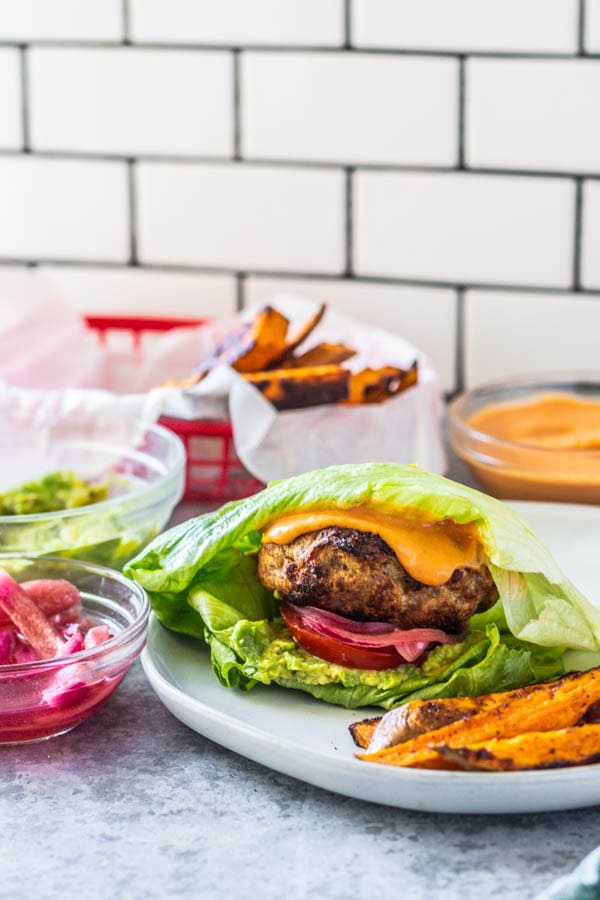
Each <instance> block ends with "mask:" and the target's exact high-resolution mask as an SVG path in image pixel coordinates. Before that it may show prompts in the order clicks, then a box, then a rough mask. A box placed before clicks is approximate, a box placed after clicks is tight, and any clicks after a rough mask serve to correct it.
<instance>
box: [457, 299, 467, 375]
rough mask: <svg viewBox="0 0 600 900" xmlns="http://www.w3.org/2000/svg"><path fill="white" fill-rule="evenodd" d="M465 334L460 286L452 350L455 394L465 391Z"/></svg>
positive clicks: (463, 302) (463, 307)
mask: <svg viewBox="0 0 600 900" xmlns="http://www.w3.org/2000/svg"><path fill="white" fill-rule="evenodd" d="M465 332H466V330H465V290H464V287H462V286H461V287H459V288H458V290H457V292H456V343H455V348H454V372H455V377H456V383H455V386H454V389H455V391H456V393H460V392H461V391H464V389H465V343H466V342H465Z"/></svg>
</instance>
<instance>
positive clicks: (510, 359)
mask: <svg viewBox="0 0 600 900" xmlns="http://www.w3.org/2000/svg"><path fill="white" fill-rule="evenodd" d="M598 334H600V296H598V297H592V298H585V299H584V298H581V297H578V296H577V295H576V294H559V295H556V294H523V293H508V292H497V291H487V292H483V291H469V292H468V293H467V297H466V309H465V374H466V381H467V384H468V385H469V386H471V387H472V386H474V385H477V384H481V383H483V382H485V381H490V380H492V379H496V378H505V377H507V376H510V375H522V374H529V373H536V372H560V371H567V370H569V369H579V370H581V369H586V368H588V369H593V370H596V371H597V369H598Z"/></svg>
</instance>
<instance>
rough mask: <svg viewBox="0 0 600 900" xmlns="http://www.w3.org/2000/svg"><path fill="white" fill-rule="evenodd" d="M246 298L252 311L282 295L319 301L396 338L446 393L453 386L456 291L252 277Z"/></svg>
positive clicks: (247, 286)
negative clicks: (426, 362)
mask: <svg viewBox="0 0 600 900" xmlns="http://www.w3.org/2000/svg"><path fill="white" fill-rule="evenodd" d="M245 293H246V302H247V304H249V305H250V304H259V303H269V302H271V301H272V300H273V298H274V297H276V296H277V295H278V294H294V295H297V296H301V297H307V298H309V299H313V300H320V301H323V302H325V303H327V304H328V306H330V307H331V308H332V309H339V310H340V312H343V313H346V314H347V315H350V316H353V317H354V318H355V319H357V320H358V321H360V322H365V323H367V324H369V325H376V326H378V327H380V328H385V329H388V330H390V331H394V332H397V333H398V334H401V335H402V336H403V337H405V338H406V339H407V340H409V341H411V342H412V343H413V344H414V345H415V346H416V347H418V348H419V349H420V350H422V351H423V353H425V354H426V355H427V356H428V357H429V359H430V360H431V362H432V363H433V365H434V366H435V367H436V370H437V372H438V374H439V377H440V381H441V384H442V387H443V388H444V389H445V390H452V389H453V388H454V386H455V383H454V362H455V352H456V294H455V292H454V291H451V290H445V289H443V288H415V287H401V286H398V285H388V284H385V285H383V284H369V283H365V282H360V281H323V280H316V279H310V280H308V279H304V280H303V279H282V278H277V279H273V278H260V277H252V278H248V280H247V282H246V290H245ZM391 363H394V361H393V360H391Z"/></svg>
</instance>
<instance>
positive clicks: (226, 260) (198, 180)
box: [137, 163, 344, 273]
mask: <svg viewBox="0 0 600 900" xmlns="http://www.w3.org/2000/svg"><path fill="white" fill-rule="evenodd" d="M137 183H138V227H139V231H138V238H139V254H140V259H141V260H142V261H143V262H167V263H183V264H192V265H193V264H196V265H203V266H216V267H220V266H225V267H239V268H241V269H246V268H248V269H255V268H256V269H261V268H265V269H283V270H287V271H298V272H310V271H316V272H324V273H329V272H332V273H341V271H342V268H343V265H344V243H343V237H344V225H343V186H344V180H343V175H342V173H341V172H337V171H330V170H319V169H297V168H293V167H284V168H269V167H263V166H250V165H236V164H230V165H192V164H182V165H169V164H164V163H141V164H140V165H139V167H138V180H137Z"/></svg>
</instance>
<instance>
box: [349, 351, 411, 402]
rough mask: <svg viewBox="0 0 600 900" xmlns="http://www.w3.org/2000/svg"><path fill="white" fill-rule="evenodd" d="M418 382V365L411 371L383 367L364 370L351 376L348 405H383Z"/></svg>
mask: <svg viewBox="0 0 600 900" xmlns="http://www.w3.org/2000/svg"><path fill="white" fill-rule="evenodd" d="M416 382H417V363H416V361H415V362H414V363H413V364H412V366H411V367H410V369H398V368H396V367H395V366H383V368H381V369H363V370H362V371H361V372H353V373H352V375H351V376H350V383H349V390H348V401H347V402H348V403H381V402H383V401H384V400H389V398H390V397H393V396H395V395H396V394H400V393H402V391H405V390H406V389H407V388H409V387H412V385H413V384H416Z"/></svg>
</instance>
